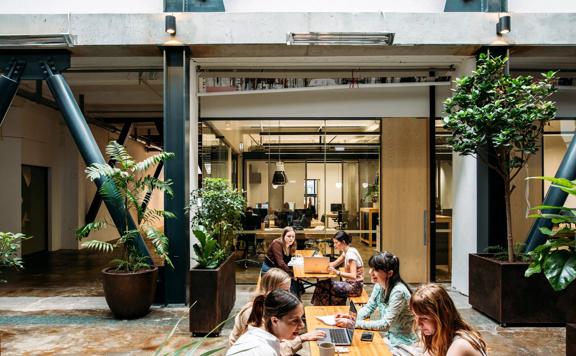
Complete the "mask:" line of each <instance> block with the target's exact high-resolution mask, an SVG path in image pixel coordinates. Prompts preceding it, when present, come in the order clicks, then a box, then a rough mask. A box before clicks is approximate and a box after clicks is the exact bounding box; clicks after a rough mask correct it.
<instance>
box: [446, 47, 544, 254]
mask: <svg viewBox="0 0 576 356" xmlns="http://www.w3.org/2000/svg"><path fill="white" fill-rule="evenodd" d="M507 61H508V59H507V58H502V57H492V56H490V55H489V54H488V55H487V54H482V55H480V58H479V60H478V65H477V68H476V70H475V71H473V72H472V74H471V75H469V76H465V77H462V78H458V79H456V81H455V84H456V87H455V89H453V92H454V93H453V95H452V97H451V98H448V99H446V101H444V110H445V112H446V116H445V117H444V119H443V122H444V128H445V129H446V130H448V131H449V132H450V134H451V137H450V138H449V139H448V142H449V144H450V145H451V146H452V149H453V150H454V151H455V152H458V153H460V155H463V156H473V157H475V158H477V159H480V160H481V161H482V162H484V163H485V164H486V165H487V166H488V167H490V168H491V169H493V170H494V171H495V172H496V173H498V175H499V176H500V177H501V178H502V180H503V182H504V188H505V189H504V194H505V200H506V218H507V219H506V220H507V230H508V251H509V256H508V259H509V261H510V262H512V261H513V260H514V256H513V254H512V250H513V246H512V245H513V239H512V231H511V226H512V223H511V216H512V215H511V211H510V210H511V206H510V195H511V194H512V191H513V190H514V186H513V185H512V183H511V182H512V180H513V179H514V178H515V177H516V175H517V174H518V173H519V172H520V170H521V169H522V168H523V167H524V166H525V165H526V163H527V162H528V159H529V158H530V155H532V154H533V153H535V152H536V151H537V150H538V148H539V147H538V144H539V143H540V137H541V135H542V132H543V130H544V126H545V125H546V124H547V123H548V122H549V121H550V120H552V119H553V118H554V117H555V115H556V106H555V105H554V103H553V102H552V101H550V100H548V99H549V98H550V96H551V95H552V94H553V93H554V92H555V88H554V87H553V85H552V82H553V80H554V76H555V74H556V73H554V72H548V73H544V74H543V78H542V79H541V80H540V81H534V79H533V78H532V77H530V76H517V77H512V76H510V75H507V74H505V73H504V70H505V67H506V62H507Z"/></svg>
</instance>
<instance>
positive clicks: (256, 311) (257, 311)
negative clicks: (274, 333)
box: [248, 294, 266, 327]
mask: <svg viewBox="0 0 576 356" xmlns="http://www.w3.org/2000/svg"><path fill="white" fill-rule="evenodd" d="M265 299H266V295H264V294H259V295H257V296H256V297H255V298H254V302H253V303H252V311H251V312H250V316H249V317H248V325H252V326H255V327H260V326H262V318H263V317H264V300H265Z"/></svg>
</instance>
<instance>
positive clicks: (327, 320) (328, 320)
mask: <svg viewBox="0 0 576 356" xmlns="http://www.w3.org/2000/svg"><path fill="white" fill-rule="evenodd" d="M316 317H317V318H318V320H320V321H321V322H323V323H324V324H326V325H330V326H334V325H336V316H335V315H324V316H316Z"/></svg>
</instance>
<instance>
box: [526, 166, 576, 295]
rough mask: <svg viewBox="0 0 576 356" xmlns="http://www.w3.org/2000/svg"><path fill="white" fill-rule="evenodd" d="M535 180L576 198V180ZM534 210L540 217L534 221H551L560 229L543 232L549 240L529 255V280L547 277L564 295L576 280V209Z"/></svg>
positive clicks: (552, 178)
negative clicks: (539, 274)
mask: <svg viewBox="0 0 576 356" xmlns="http://www.w3.org/2000/svg"><path fill="white" fill-rule="evenodd" d="M534 178H535V179H541V180H547V181H549V182H551V183H552V187H556V188H559V189H561V190H562V191H564V192H566V193H568V194H570V195H576V180H574V181H570V180H568V179H565V178H555V177H534ZM533 210H538V213H537V214H533V215H530V217H533V218H543V219H548V220H550V221H551V222H552V224H554V225H555V226H556V228H554V229H549V228H546V227H542V228H540V232H542V234H544V235H546V236H547V240H546V242H545V243H544V244H542V245H540V246H538V247H536V248H535V249H534V250H532V251H530V252H528V255H530V256H531V257H532V258H533V262H532V263H531V264H530V266H528V269H527V270H526V272H525V276H526V277H529V276H531V275H533V274H535V273H544V275H545V276H546V278H547V279H548V282H550V285H551V286H552V288H554V290H555V291H561V290H563V289H565V288H566V287H568V285H570V283H572V282H574V280H575V279H576V240H575V236H576V209H573V208H566V207H556V206H550V205H541V206H537V207H535V208H533Z"/></svg>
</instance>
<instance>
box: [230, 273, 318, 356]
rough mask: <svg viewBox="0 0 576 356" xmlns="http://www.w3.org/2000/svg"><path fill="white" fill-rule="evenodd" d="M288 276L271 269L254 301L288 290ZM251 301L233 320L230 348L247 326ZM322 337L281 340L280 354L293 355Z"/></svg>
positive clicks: (300, 336)
mask: <svg viewBox="0 0 576 356" xmlns="http://www.w3.org/2000/svg"><path fill="white" fill-rule="evenodd" d="M291 280H292V279H291V278H290V275H288V273H286V272H284V271H283V270H281V269H279V268H271V269H270V270H268V272H266V273H265V274H264V275H262V279H261V280H260V285H259V287H258V289H257V290H256V295H255V296H254V300H255V299H256V298H258V297H262V296H266V295H267V294H268V293H270V292H272V291H273V290H276V289H283V290H286V291H289V290H290V282H291ZM253 304H254V303H253V301H250V302H248V303H247V304H246V305H244V306H243V307H242V309H240V311H239V312H238V314H236V317H235V318H234V328H233V329H232V332H231V333H230V336H229V337H228V343H229V345H230V346H232V345H233V344H234V343H235V342H236V340H238V339H239V338H240V336H242V335H243V334H244V333H245V332H246V331H247V330H248V326H249V318H250V314H251V313H252V307H253ZM322 337H324V333H323V332H321V331H320V332H319V331H313V332H309V333H306V334H302V335H299V336H297V337H295V338H294V339H292V340H282V342H281V343H280V354H281V355H282V356H287V355H293V354H294V353H296V352H297V351H298V350H300V349H301V348H302V343H303V342H305V341H314V340H318V339H321V338H322Z"/></svg>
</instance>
